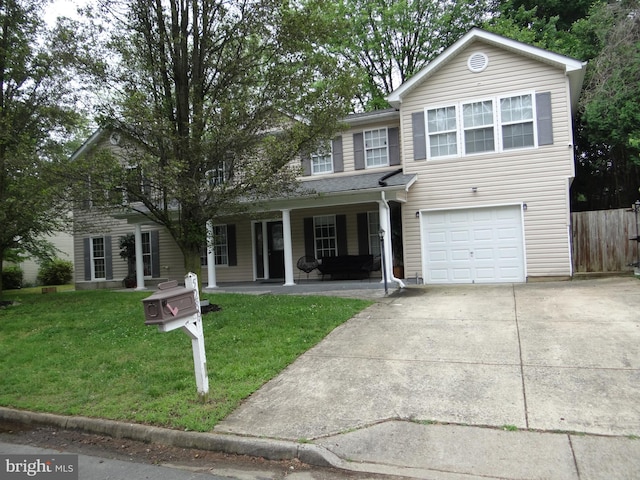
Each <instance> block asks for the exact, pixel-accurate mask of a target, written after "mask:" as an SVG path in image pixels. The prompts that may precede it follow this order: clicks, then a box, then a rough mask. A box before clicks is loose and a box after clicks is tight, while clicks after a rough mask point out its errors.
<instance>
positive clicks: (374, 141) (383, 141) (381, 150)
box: [364, 128, 389, 167]
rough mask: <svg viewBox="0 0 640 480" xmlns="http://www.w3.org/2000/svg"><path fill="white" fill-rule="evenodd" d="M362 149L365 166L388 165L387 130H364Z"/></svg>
mask: <svg viewBox="0 0 640 480" xmlns="http://www.w3.org/2000/svg"><path fill="white" fill-rule="evenodd" d="M364 149H365V155H366V162H367V167H380V166H384V165H388V164H389V161H388V159H387V130H386V129H384V128H381V129H378V130H369V131H366V132H364Z"/></svg>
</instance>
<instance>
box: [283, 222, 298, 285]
mask: <svg viewBox="0 0 640 480" xmlns="http://www.w3.org/2000/svg"><path fill="white" fill-rule="evenodd" d="M290 213H291V210H282V236H283V240H284V286H285V287H288V286H291V285H295V284H296V283H295V282H294V281H293V246H292V243H291V215H290Z"/></svg>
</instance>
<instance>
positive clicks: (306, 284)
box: [203, 278, 400, 299]
mask: <svg viewBox="0 0 640 480" xmlns="http://www.w3.org/2000/svg"><path fill="white" fill-rule="evenodd" d="M387 289H388V294H389V295H392V294H393V293H395V292H397V291H398V290H400V287H399V285H398V284H397V283H396V282H391V281H388V282H387ZM203 292H204V293H242V294H247V295H328V296H335V297H348V298H368V299H378V298H384V297H385V291H384V282H383V281H381V280H380V279H379V278H372V279H370V280H366V279H365V280H316V279H310V280H307V279H302V280H299V281H297V283H296V284H295V285H284V284H283V281H281V280H280V281H256V282H228V283H220V284H219V285H218V287H217V288H206V287H204V288H203Z"/></svg>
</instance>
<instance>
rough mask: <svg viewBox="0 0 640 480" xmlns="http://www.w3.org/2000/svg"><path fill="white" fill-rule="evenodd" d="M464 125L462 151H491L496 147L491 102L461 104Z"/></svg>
mask: <svg viewBox="0 0 640 480" xmlns="http://www.w3.org/2000/svg"><path fill="white" fill-rule="evenodd" d="M462 119H463V125H464V152H465V153H467V154H468V153H481V152H493V151H494V150H495V148H496V146H495V137H494V128H493V102H492V101H491V100H488V101H484V102H475V103H466V104H463V105H462Z"/></svg>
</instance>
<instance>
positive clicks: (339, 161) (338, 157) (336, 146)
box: [331, 137, 344, 173]
mask: <svg viewBox="0 0 640 480" xmlns="http://www.w3.org/2000/svg"><path fill="white" fill-rule="evenodd" d="M331 147H332V149H333V171H334V172H336V173H337V172H344V160H343V158H342V137H336V138H334V139H333V140H332V142H331Z"/></svg>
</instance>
